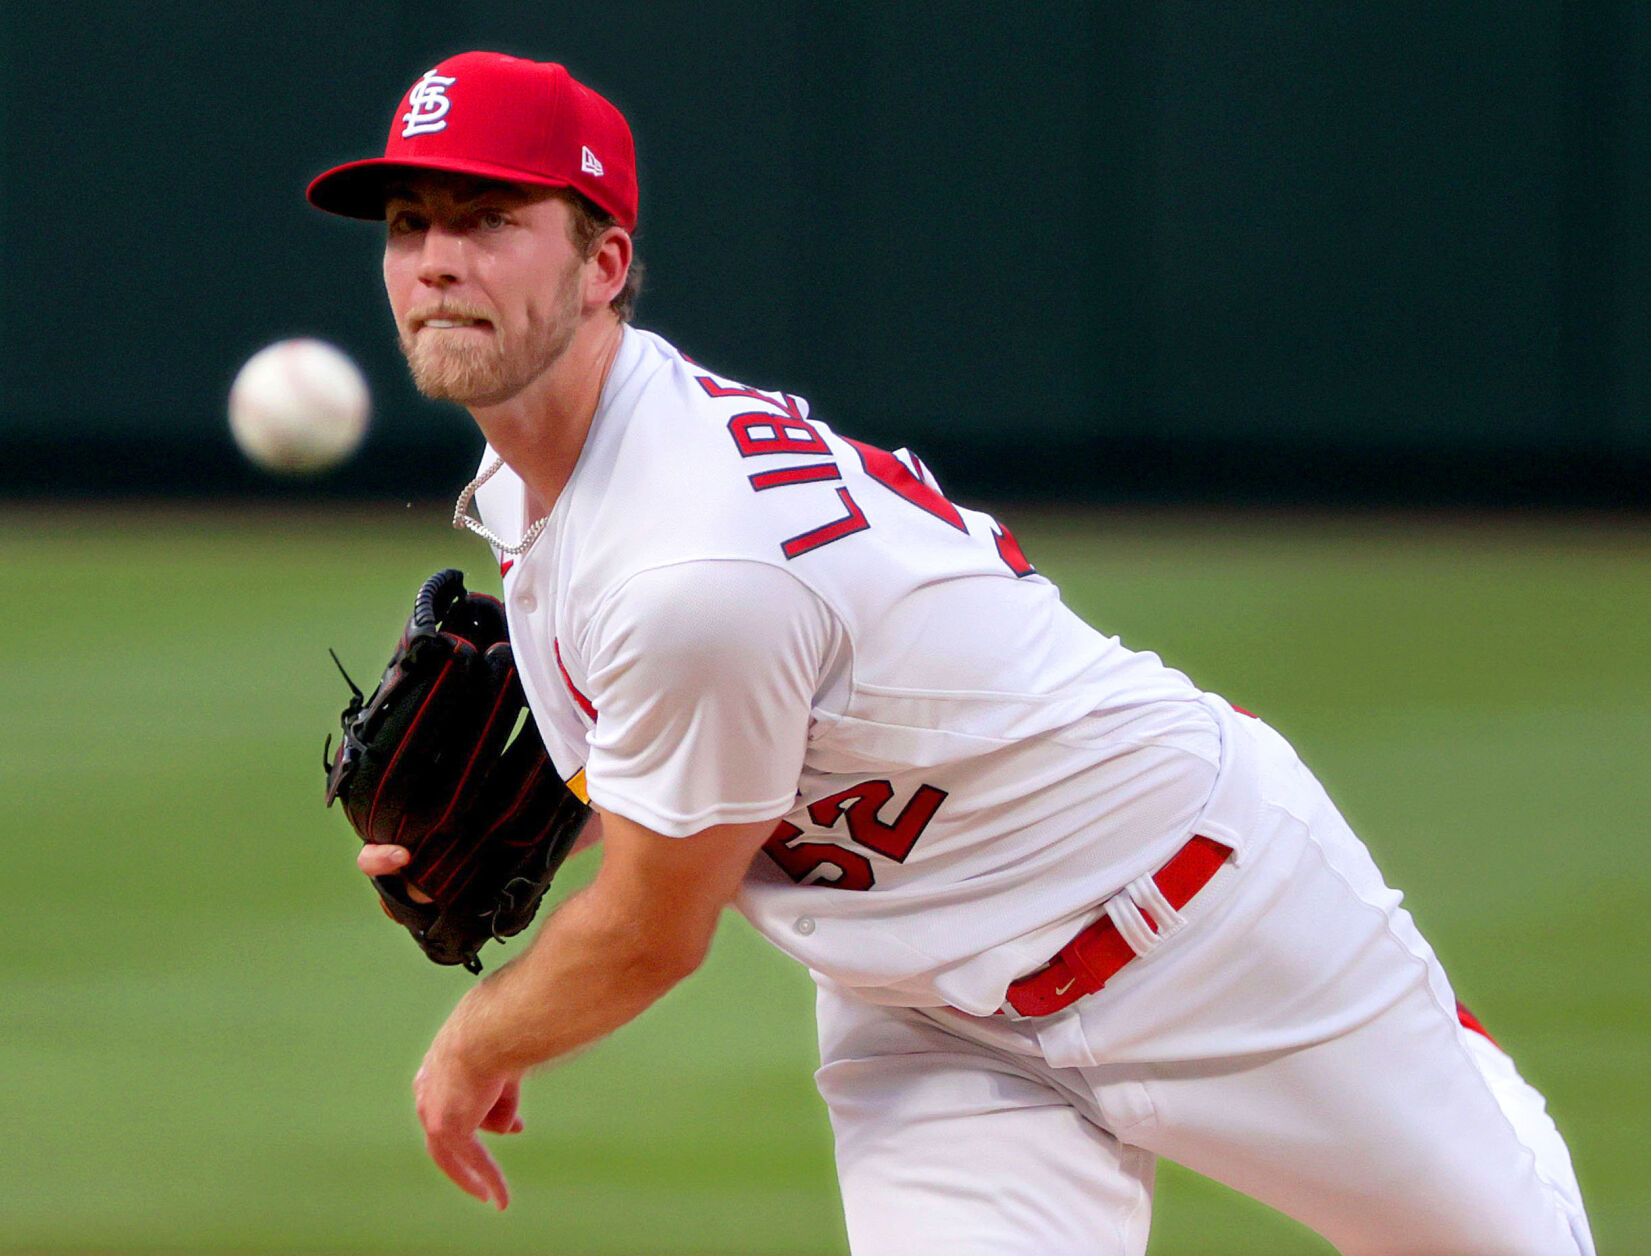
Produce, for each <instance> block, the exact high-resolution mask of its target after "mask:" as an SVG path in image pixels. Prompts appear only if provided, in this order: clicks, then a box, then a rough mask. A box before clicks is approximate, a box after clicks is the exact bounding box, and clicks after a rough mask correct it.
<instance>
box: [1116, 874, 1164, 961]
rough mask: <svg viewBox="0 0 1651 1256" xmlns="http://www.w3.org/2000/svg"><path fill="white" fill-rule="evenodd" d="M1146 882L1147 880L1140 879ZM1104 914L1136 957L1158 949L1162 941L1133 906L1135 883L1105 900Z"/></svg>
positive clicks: (1139, 911) (1138, 909)
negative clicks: (1110, 918)
mask: <svg viewBox="0 0 1651 1256" xmlns="http://www.w3.org/2000/svg"><path fill="white" fill-rule="evenodd" d="M1142 879H1143V880H1146V879H1148V878H1142ZM1106 914H1107V915H1108V916H1110V917H1112V923H1113V924H1115V925H1117V926H1118V932H1119V933H1120V934H1121V935H1122V936H1123V939H1124V941H1125V942H1127V943H1129V949H1130V950H1132V951H1134V952H1135V953H1136V954H1137V955H1148V954H1151V953H1152V952H1153V951H1155V950H1157V949H1158V944H1159V943H1160V942H1162V941H1163V939H1162V938H1160V937H1159V936H1158V933H1157V931H1156V930H1155V929H1153V927H1152V925H1151V924H1150V923H1148V921H1147V918H1146V917H1145V916H1143V915H1142V914H1141V909H1140V908H1139V907H1137V906H1136V905H1135V883H1133V882H1131V883H1130V885H1129V886H1128V887H1126V889H1125V890H1124V892H1123V893H1121V894H1114V895H1113V896H1112V897H1111V898H1109V899H1107V900H1106Z"/></svg>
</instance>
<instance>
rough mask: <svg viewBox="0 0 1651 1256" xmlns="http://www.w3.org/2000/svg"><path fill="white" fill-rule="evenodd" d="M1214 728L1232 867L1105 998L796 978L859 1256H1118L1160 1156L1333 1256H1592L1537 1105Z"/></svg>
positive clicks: (1302, 814)
mask: <svg viewBox="0 0 1651 1256" xmlns="http://www.w3.org/2000/svg"><path fill="white" fill-rule="evenodd" d="M1228 725H1229V728H1228V730H1227V733H1226V735H1227V737H1228V738H1229V739H1230V741H1231V742H1232V748H1231V753H1230V754H1228V755H1226V756H1224V758H1225V760H1226V762H1224V766H1223V778H1224V780H1225V785H1224V786H1223V785H1220V784H1218V786H1217V794H1218V795H1220V797H1219V798H1217V799H1213V800H1212V809H1213V810H1211V812H1210V814H1209V816H1208V825H1209V826H1210V827H1211V828H1212V829H1213V830H1214V831H1213V832H1212V833H1211V835H1212V836H1216V837H1218V839H1219V840H1221V841H1223V842H1229V844H1230V843H1231V842H1232V841H1234V840H1236V841H1239V842H1241V843H1242V846H1241V847H1240V849H1239V859H1238V861H1237V863H1236V865H1233V866H1229V867H1227V868H1224V869H1223V870H1222V871H1221V872H1220V873H1218V874H1217V876H1216V878H1215V880H1214V881H1212V882H1211V883H1210V884H1209V885H1208V886H1207V887H1206V888H1205V890H1204V891H1203V892H1202V893H1200V894H1199V895H1198V896H1197V897H1196V898H1195V899H1194V900H1193V901H1192V902H1191V903H1190V904H1188V906H1187V907H1186V908H1185V909H1184V911H1183V915H1184V917H1185V924H1184V926H1183V927H1182V928H1181V929H1180V930H1179V932H1177V933H1176V934H1175V936H1174V937H1173V938H1170V939H1169V940H1167V941H1165V942H1164V943H1163V944H1162V945H1161V946H1158V947H1156V948H1154V949H1151V950H1150V951H1149V953H1148V954H1147V955H1145V956H1144V957H1139V958H1137V959H1136V960H1133V961H1131V962H1130V963H1129V964H1127V965H1126V966H1125V967H1124V969H1123V970H1122V971H1121V972H1120V973H1119V974H1118V975H1117V976H1116V977H1115V978H1114V979H1113V980H1112V982H1111V983H1110V984H1109V985H1108V986H1107V987H1106V988H1105V989H1103V990H1101V991H1099V992H1098V993H1096V994H1094V995H1091V996H1089V997H1088V998H1086V999H1083V1000H1081V1001H1080V1002H1078V1003H1077V1004H1074V1005H1073V1006H1072V1007H1070V1008H1068V1009H1066V1010H1064V1011H1061V1012H1057V1013H1055V1014H1054V1015H1052V1016H1047V1017H1039V1018H1036V1019H1018V1020H1017V1019H1009V1018H1006V1017H1003V1016H997V1017H987V1018H977V1017H971V1016H967V1015H964V1014H963V1013H960V1012H957V1011H954V1010H952V1009H950V1008H921V1009H919V1008H905V1007H879V1006H874V1005H872V1004H870V1003H867V1002H865V1001H864V1000H862V999H860V998H857V997H855V996H854V995H853V994H851V993H848V992H847V991H844V990H842V989H840V988H838V987H835V986H834V985H832V984H831V983H830V982H829V981H827V980H825V979H822V978H817V979H818V980H820V983H821V990H820V997H819V1030H820V1052H821V1061H822V1064H821V1068H820V1071H819V1073H818V1075H817V1081H818V1083H819V1088H820V1093H821V1094H822V1095H823V1096H824V1098H825V1100H826V1103H827V1106H828V1108H829V1110H830V1114H831V1121H832V1125H833V1129H834V1131H835V1134H836V1141H837V1165H838V1174H839V1178H840V1181H841V1186H842V1193H843V1201H844V1208H845V1211H846V1214H847V1222H848V1232H849V1238H850V1243H851V1247H852V1250H853V1252H854V1253H855V1256H924V1254H926V1253H931V1252H933V1253H942V1252H944V1253H947V1254H948V1256H971V1254H974V1253H979V1254H981V1256H985V1254H986V1253H991V1254H992V1256H1014V1254H1020V1253H1024V1256H1067V1254H1072V1256H1076V1254H1077V1253H1084V1254H1086V1256H1142V1254H1143V1253H1144V1252H1145V1251H1146V1245H1147V1231H1148V1227H1149V1225H1150V1221H1151V1208H1152V1185H1153V1171H1154V1165H1155V1163H1156V1159H1157V1157H1159V1156H1166V1157H1168V1158H1169V1159H1171V1160H1173V1161H1175V1162H1177V1163H1179V1164H1182V1165H1185V1166H1187V1167H1188V1168H1190V1169H1192V1170H1194V1171H1196V1172H1198V1173H1201V1174H1204V1175H1205V1176H1207V1177H1210V1178H1213V1179H1215V1180H1217V1181H1220V1182H1223V1183H1226V1184H1227V1185H1229V1186H1231V1187H1233V1188H1235V1189H1237V1190H1239V1191H1242V1192H1244V1193H1245V1194H1247V1195H1250V1196H1252V1197H1254V1198H1256V1199H1258V1200H1261V1201H1262V1202H1264V1203H1266V1204H1269V1205H1271V1206H1272V1207H1274V1208H1277V1209H1278V1210H1280V1211H1281V1212H1284V1213H1286V1214H1288V1215H1289V1216H1292V1217H1294V1218H1296V1219H1297V1220H1299V1221H1301V1222H1302V1223H1303V1224H1305V1225H1307V1226H1308V1227H1310V1228H1311V1229H1313V1230H1314V1231H1316V1232H1317V1233H1319V1234H1321V1235H1323V1236H1324V1237H1325V1238H1326V1239H1327V1240H1328V1241H1329V1242H1330V1243H1331V1244H1332V1245H1334V1246H1335V1247H1336V1248H1337V1250H1338V1251H1340V1252H1343V1253H1346V1254H1347V1256H1378V1254H1379V1256H1422V1254H1424V1253H1425V1254H1426V1256H1527V1254H1528V1256H1561V1254H1563V1256H1578V1254H1579V1253H1581V1254H1583V1256H1592V1253H1593V1251H1594V1248H1593V1243H1592V1239H1591V1238H1590V1235H1589V1230H1588V1222H1587V1219H1586V1216H1585V1214H1584V1211H1583V1207H1582V1201H1581V1196H1580V1192H1579V1190H1578V1188H1577V1183H1576V1178H1575V1175H1574V1174H1573V1172H1572V1169H1571V1163H1570V1157H1569V1154H1568V1152H1567V1151H1566V1147H1565V1144H1564V1141H1563V1140H1562V1139H1561V1137H1560V1135H1559V1133H1558V1131H1557V1130H1556V1129H1555V1127H1554V1124H1553V1122H1552V1121H1551V1120H1550V1119H1549V1118H1548V1115H1547V1113H1546V1111H1545V1107H1544V1103H1543V1099H1542V1096H1541V1095H1540V1094H1538V1093H1537V1092H1536V1091H1535V1090H1534V1089H1533V1088H1532V1087H1530V1086H1529V1085H1527V1084H1526V1083H1525V1082H1524V1081H1523V1080H1522V1079H1521V1078H1520V1077H1519V1075H1518V1073H1517V1072H1516V1071H1515V1069H1514V1066H1513V1062H1512V1061H1511V1060H1510V1059H1509V1058H1508V1056H1507V1055H1506V1054H1504V1053H1503V1052H1502V1051H1501V1050H1500V1049H1498V1048H1497V1047H1496V1046H1494V1045H1493V1044H1492V1043H1491V1042H1490V1041H1489V1040H1488V1039H1486V1038H1485V1037H1483V1036H1482V1035H1480V1034H1478V1033H1475V1032H1473V1031H1471V1030H1468V1029H1465V1028H1463V1026H1462V1025H1461V1024H1460V1023H1459V1021H1458V1018H1457V1016H1456V1011H1455V1008H1456V1004H1455V996H1454V994H1453V993H1452V991H1451V988H1450V985H1449V982H1448V980H1447V979H1446V977H1445V974H1444V971H1443V969H1442V968H1441V967H1440V966H1439V963H1438V961H1437V959H1436V958H1435V957H1434V955H1433V952H1432V950H1431V949H1430V948H1429V947H1428V945H1427V943H1426V942H1425V941H1424V940H1423V939H1422V937H1421V935H1420V934H1419V933H1418V932H1417V930H1416V928H1415V926H1414V924H1413V923H1412V922H1411V919H1410V916H1409V914H1408V913H1407V912H1405V911H1404V910H1403V909H1402V908H1401V907H1400V906H1399V895H1398V894H1397V893H1395V892H1394V891H1392V890H1390V889H1388V888H1387V887H1386V886H1385V885H1384V884H1383V883H1382V880H1381V877H1380V874H1379V873H1378V872H1377V871H1376V868H1375V866H1374V864H1373V863H1372V862H1371V860H1370V858H1369V856H1368V854H1367V853H1366V851H1365V849H1364V847H1363V845H1362V844H1361V843H1360V842H1359V841H1358V839H1357V838H1356V837H1355V836H1354V835H1353V833H1352V832H1351V831H1350V830H1349V829H1348V827H1347V825H1346V823H1345V822H1344V821H1343V820H1342V818H1341V816H1340V815H1339V814H1338V813H1337V812H1336V810H1335V808H1334V807H1333V806H1332V805H1331V804H1330V802H1329V800H1328V799H1327V798H1326V797H1325V796H1324V794H1323V791H1322V790H1321V789H1320V788H1319V787H1318V784H1317V782H1316V781H1314V780H1313V779H1312V777H1311V775H1310V774H1309V773H1307V771H1306V769H1305V768H1303V767H1302V766H1301V765H1300V763H1299V761H1298V760H1296V758H1295V755H1294V753H1293V752H1292V751H1291V750H1290V748H1289V747H1288V745H1287V744H1286V743H1285V742H1284V741H1283V739H1281V738H1279V737H1278V736H1277V734H1276V733H1273V732H1272V731H1271V730H1270V729H1268V728H1267V727H1266V726H1265V725H1263V724H1260V723H1259V722H1258V721H1253V720H1247V719H1244V718H1243V717H1238V716H1234V717H1231V718H1230V719H1229V720H1228ZM1202 825H1203V822H1202V821H1201V827H1202ZM1240 830H1242V831H1240Z"/></svg>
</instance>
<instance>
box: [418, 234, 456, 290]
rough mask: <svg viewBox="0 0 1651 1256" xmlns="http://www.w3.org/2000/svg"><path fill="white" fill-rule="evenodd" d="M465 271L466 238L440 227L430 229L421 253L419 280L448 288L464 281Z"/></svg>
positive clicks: (433, 285)
mask: <svg viewBox="0 0 1651 1256" xmlns="http://www.w3.org/2000/svg"><path fill="white" fill-rule="evenodd" d="M464 270H465V266H464V236H463V235H462V234H460V233H459V232H456V231H448V230H446V229H444V228H442V227H439V226H433V225H432V226H431V227H429V228H428V229H427V230H426V231H425V233H424V248H423V249H422V250H421V251H420V253H419V263H418V277H419V280H420V281H421V282H423V283H426V284H429V285H430V286H432V287H446V286H448V285H450V284H455V283H458V282H459V281H460V280H461V279H463V278H464Z"/></svg>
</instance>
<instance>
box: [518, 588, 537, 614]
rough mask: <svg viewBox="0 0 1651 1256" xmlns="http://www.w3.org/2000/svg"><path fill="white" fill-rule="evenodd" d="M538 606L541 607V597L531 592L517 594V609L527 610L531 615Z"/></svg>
mask: <svg viewBox="0 0 1651 1256" xmlns="http://www.w3.org/2000/svg"><path fill="white" fill-rule="evenodd" d="M538 608H539V599H538V598H536V597H534V596H533V594H531V593H519V594H517V595H516V609H517V610H520V611H526V612H527V613H528V614H529V615H531V614H532V613H533V612H534V611H535V610H537V609H538Z"/></svg>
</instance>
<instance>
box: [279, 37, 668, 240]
mask: <svg viewBox="0 0 1651 1256" xmlns="http://www.w3.org/2000/svg"><path fill="white" fill-rule="evenodd" d="M414 170H450V171H453V172H455V173H458V174H473V175H478V176H481V177H483V178H487V179H499V180H502V181H504V182H506V183H524V184H528V185H530V186H534V187H551V188H572V189H574V190H575V191H577V192H580V193H582V194H583V195H585V196H587V197H589V198H590V199H591V200H592V201H594V202H595V203H596V204H597V205H598V206H599V207H601V208H602V209H605V210H606V211H607V212H608V213H610V214H612V215H613V217H614V220H615V221H616V222H618V224H619V225H620V226H621V227H623V228H625V230H627V231H634V230H636V212H637V194H636V145H635V143H634V142H633V141H632V139H631V128H630V126H629V125H628V124H627V123H626V121H625V116H624V115H623V114H622V113H620V112H619V110H618V109H616V108H614V107H613V105H611V104H609V103H608V102H607V101H606V100H604V99H603V98H602V97H601V96H598V95H597V94H596V93H595V92H593V91H591V89H590V88H588V87H586V86H585V85H584V84H583V83H580V82H578V81H577V80H576V79H574V77H573V76H572V75H571V74H569V73H568V72H567V69H566V67H564V66H561V65H557V64H556V63H554V62H549V61H524V60H522V59H521V58H519V57H507V56H505V55H503V54H502V53H497V52H461V53H460V54H459V55H458V56H456V57H449V58H447V60H445V61H443V62H442V63H441V64H440V65H438V66H437V67H436V68H435V69H433V70H430V71H429V72H428V73H426V74H425V75H424V76H423V77H422V78H420V79H419V81H418V82H416V83H414V84H413V85H412V87H410V88H408V90H407V94H406V95H405V96H404V97H402V101H401V107H400V108H399V109H398V110H397V111H396V116H395V119H394V120H393V121H392V122H391V123H390V138H389V140H388V141H387V142H386V143H385V145H384V156H382V157H371V158H368V159H367V160H365V161H352V162H349V163H347V164H345V165H342V166H337V167H335V168H334V169H332V170H329V171H327V172H326V173H325V174H323V175H321V176H319V177H318V178H316V179H315V180H314V181H313V182H312V183H311V184H310V186H309V190H308V192H307V193H306V196H307V197H308V199H309V202H310V204H311V205H314V206H315V207H316V208H317V209H324V210H326V211H327V212H329V213H333V214H343V215H344V216H345V217H347V218H376V219H382V218H383V217H384V194H385V189H386V187H387V186H388V185H389V184H390V182H391V181H392V180H394V179H395V178H396V177H397V175H399V174H402V173H405V172H407V171H414Z"/></svg>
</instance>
